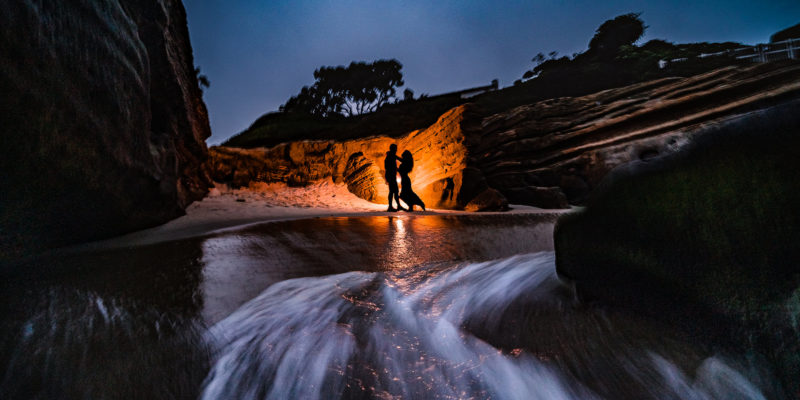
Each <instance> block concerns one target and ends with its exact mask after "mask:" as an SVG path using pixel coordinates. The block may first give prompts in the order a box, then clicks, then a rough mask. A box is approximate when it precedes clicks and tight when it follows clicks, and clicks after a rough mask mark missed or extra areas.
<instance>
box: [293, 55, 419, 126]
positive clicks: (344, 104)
mask: <svg viewBox="0 0 800 400" xmlns="http://www.w3.org/2000/svg"><path fill="white" fill-rule="evenodd" d="M402 68H403V65H402V64H400V62H398V61H397V60H394V59H392V60H377V61H373V62H372V63H366V62H363V61H362V62H352V63H350V65H349V66H347V67H345V66H342V65H340V66H338V67H321V68H318V69H317V70H316V71H314V79H315V80H316V81H315V82H314V84H313V85H312V86H310V87H309V86H305V87H303V88H302V89H301V90H300V93H299V94H297V95H296V96H293V97H291V98H290V99H289V100H288V101H287V102H286V103H285V104H284V105H282V106H281V107H280V110H281V111H283V112H295V113H304V114H311V115H315V116H319V117H331V116H336V115H343V116H348V117H349V116H354V115H361V114H365V113H370V112H373V111H376V110H377V109H378V108H380V107H381V106H383V105H384V104H387V103H388V102H389V101H390V100H391V99H392V98H394V96H395V94H396V89H397V88H398V87H400V86H403V74H402V72H400V70H401V69H402Z"/></svg>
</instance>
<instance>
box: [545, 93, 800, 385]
mask: <svg viewBox="0 0 800 400" xmlns="http://www.w3.org/2000/svg"><path fill="white" fill-rule="evenodd" d="M689 141H690V144H689V145H688V146H687V147H686V148H684V149H683V150H682V151H678V152H676V153H672V154H668V155H663V156H661V157H656V158H653V159H650V160H648V161H638V162H634V163H632V164H628V165H625V166H624V167H622V168H619V169H617V170H615V171H613V172H612V173H611V175H610V176H609V177H608V178H607V179H606V180H605V181H604V182H603V184H602V185H601V187H600V188H599V189H598V190H597V191H596V192H595V193H594V194H593V197H592V199H591V200H590V201H589V204H588V206H587V208H586V209H585V210H584V211H582V212H580V213H576V214H573V215H568V216H565V217H563V218H562V219H560V220H559V222H558V224H557V226H556V231H555V247H556V256H557V269H558V273H559V274H560V275H561V276H562V277H565V278H568V279H570V280H572V281H574V282H575V285H576V288H577V290H578V292H579V293H580V295H581V296H582V297H584V298H586V299H594V300H600V301H603V302H605V303H608V304H612V305H615V306H618V307H622V308H627V309H631V310H635V311H638V312H642V313H645V314H648V315H651V316H653V317H655V318H660V319H664V320H666V321H670V322H675V323H679V324H681V325H682V326H683V327H685V328H687V329H688V330H690V331H694V332H695V333H697V334H702V335H708V334H711V335H712V336H706V337H712V338H715V339H714V342H715V343H719V342H718V341H716V339H720V338H724V339H728V340H729V343H730V344H733V345H736V346H743V347H744V348H745V350H748V351H750V352H752V354H756V355H759V356H760V357H764V358H765V359H766V360H768V361H769V363H770V364H771V365H772V366H773V367H774V372H775V373H776V374H777V375H778V376H780V377H781V378H782V380H783V383H784V385H785V387H784V390H785V391H786V392H787V393H792V394H794V393H798V390H800V381H798V380H797V377H798V376H800V326H798V321H800V212H798V207H800V179H798V177H800V173H798V171H800V101H797V100H795V101H792V102H787V103H785V104H783V105H779V106H773V107H770V108H767V109H765V110H762V111H758V112H751V113H748V114H745V115H743V116H740V117H737V118H733V119H729V120H727V121H725V122H722V123H720V124H717V125H714V126H711V127H708V128H706V129H704V130H702V131H698V132H696V133H695V134H694V135H693V136H692V137H690V138H689Z"/></svg>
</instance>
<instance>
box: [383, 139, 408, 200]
mask: <svg viewBox="0 0 800 400" xmlns="http://www.w3.org/2000/svg"><path fill="white" fill-rule="evenodd" d="M398 160H400V157H398V156H397V145H396V144H392V145H391V146H389V151H387V152H386V158H385V159H384V160H383V167H384V169H385V170H386V176H385V178H386V184H388V185H389V209H388V210H386V211H397V210H404V208H403V207H401V206H400V191H399V190H398V189H397V161H398ZM393 198H394V200H395V202H396V203H397V209H395V208H394V207H392V199H393Z"/></svg>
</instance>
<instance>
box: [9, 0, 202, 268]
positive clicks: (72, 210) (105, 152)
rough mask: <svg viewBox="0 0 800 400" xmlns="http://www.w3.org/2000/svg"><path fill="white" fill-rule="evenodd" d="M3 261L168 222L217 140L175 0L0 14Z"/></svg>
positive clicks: (17, 8)
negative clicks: (209, 142)
mask: <svg viewBox="0 0 800 400" xmlns="http://www.w3.org/2000/svg"><path fill="white" fill-rule="evenodd" d="M0 49H2V52H3V56H2V58H0V65H2V68H0V92H2V93H3V96H2V99H0V104H2V112H1V113H0V127H2V131H3V132H2V141H3V144H2V146H0V151H1V152H2V154H0V171H2V175H0V193H2V196H0V243H1V244H0V259H2V258H5V257H9V256H18V255H23V254H26V253H29V252H31V251H34V250H37V249H42V248H47V247H52V246H58V245H63V244H68V243H75V242H80V241H87V240H92V239H99V238H103V237H107V236H111V235H115V234H120V233H124V232H127V231H132V230H135V229H141V228H145V227H149V226H153V225H156V224H159V223H163V222H165V221H167V220H169V219H171V218H174V217H176V216H178V215H181V214H182V212H183V209H184V207H186V206H187V205H188V204H189V203H191V202H192V201H194V200H196V199H199V198H201V197H202V196H203V195H204V194H205V193H206V191H207V188H208V186H209V183H210V180H209V179H208V177H207V173H205V172H203V163H204V161H205V158H206V157H207V150H206V146H205V139H206V138H207V137H208V136H209V135H210V129H209V126H208V116H207V113H206V109H205V105H204V104H203V101H202V98H201V92H200V89H199V87H198V84H197V79H196V77H195V73H194V65H193V59H192V49H191V46H190V43H189V35H188V30H187V26H186V16H185V11H184V9H183V5H182V4H181V3H180V1H177V0H147V1H130V0H127V1H121V2H117V1H106V0H79V1H72V2H52V1H26V2H15V3H9V4H5V5H4V6H3V7H2V10H0Z"/></svg>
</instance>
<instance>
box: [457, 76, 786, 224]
mask: <svg viewBox="0 0 800 400" xmlns="http://www.w3.org/2000/svg"><path fill="white" fill-rule="evenodd" d="M798 97H800V64H798V63H797V62H794V63H770V64H756V65H753V66H749V67H746V68H742V67H728V68H722V69H719V70H716V71H712V72H709V73H706V74H701V75H697V76H693V77H690V78H667V79H660V80H656V81H651V82H645V83H641V84H635V85H631V86H627V87H623V88H618V89H611V90H606V91H602V92H599V93H595V94H592V95H588V96H583V97H565V98H559V99H551V100H545V101H542V102H538V103H534V104H530V105H525V106H521V107H517V108H514V109H511V110H509V111H506V112H502V113H499V114H495V115H491V116H487V117H485V118H483V119H481V120H480V123H479V124H472V128H470V129H465V134H466V136H467V146H468V148H469V162H470V163H471V165H474V166H476V167H477V168H478V169H480V170H481V171H482V172H483V174H484V175H485V176H486V179H487V180H488V181H489V182H490V184H491V186H492V187H493V188H495V189H497V190H499V191H500V192H501V193H503V194H504V195H505V196H506V197H507V198H508V199H509V201H510V202H511V203H522V204H530V205H536V206H540V207H546V208H551V207H561V206H563V204H564V203H563V201H562V200H560V198H561V197H562V196H561V194H560V193H558V192H563V195H564V196H566V199H567V200H568V202H569V203H571V204H578V205H579V204H582V203H583V202H584V201H585V200H586V197H587V195H588V194H589V193H590V192H591V191H592V190H593V189H594V188H595V187H597V185H598V183H599V182H600V181H601V180H602V179H603V177H604V176H605V175H606V174H607V173H608V172H609V171H610V170H611V169H612V168H614V167H616V166H618V165H621V164H624V163H627V162H630V161H635V160H640V159H647V158H651V157H654V156H657V155H659V154H663V153H665V152H671V151H675V150H677V149H679V148H680V147H681V146H682V145H683V144H685V143H687V140H688V138H689V137H691V136H692V135H693V134H694V133H695V132H697V131H702V129H703V128H704V127H706V126H709V125H714V124H716V123H719V122H720V121H722V120H723V119H725V118H727V117H730V116H732V115H736V114H741V113H744V112H748V111H753V110H758V109H761V108H764V107H768V106H770V105H773V104H776V103H779V102H782V101H785V100H786V99H789V98H798Z"/></svg>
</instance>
